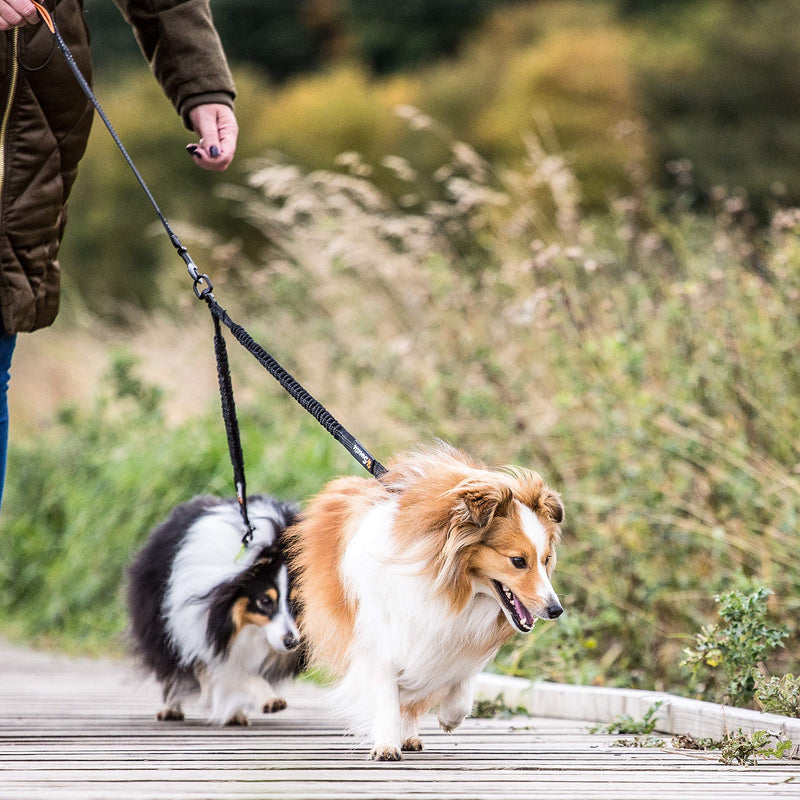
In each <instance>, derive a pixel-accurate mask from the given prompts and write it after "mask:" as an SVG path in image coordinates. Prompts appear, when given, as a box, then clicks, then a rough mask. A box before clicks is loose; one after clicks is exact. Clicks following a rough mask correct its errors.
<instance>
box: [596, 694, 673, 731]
mask: <svg viewBox="0 0 800 800" xmlns="http://www.w3.org/2000/svg"><path fill="white" fill-rule="evenodd" d="M663 705H664V701H663V700H658V701H657V702H655V703H653V705H651V706H650V708H648V709H647V711H645V712H644V716H643V717H642V718H641V719H640V720H637V719H634V718H633V717H632V716H630V715H629V714H625V715H623V716H621V717H618V718H617V719H615V720H613V721H612V722H609V723H608V724H607V725H598V726H596V727H594V728H592V733H623V734H633V735H635V736H648V735H649V734H651V733H652V732H653V731H654V730H655V729H656V722H657V719H656V713H657V712H658V709H659V708H661V706H663Z"/></svg>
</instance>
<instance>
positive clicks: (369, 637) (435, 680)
mask: <svg viewBox="0 0 800 800" xmlns="http://www.w3.org/2000/svg"><path fill="white" fill-rule="evenodd" d="M395 513H396V504H395V503H394V502H387V503H383V504H381V505H378V506H376V507H375V508H373V509H371V510H370V511H369V512H368V513H367V514H366V515H365V517H364V519H363V520H362V522H361V524H360V525H359V527H358V530H357V531H356V533H355V535H354V536H353V538H352V539H351V540H350V542H349V543H348V545H347V549H346V551H345V554H344V558H343V560H342V566H341V570H342V580H343V583H344V585H345V587H346V589H347V591H348V593H349V595H350V596H351V598H352V599H353V600H355V601H356V603H357V606H358V611H357V614H356V632H355V636H354V640H353V653H352V655H353V658H352V664H353V666H354V668H356V669H357V668H358V667H357V663H358V661H359V657H363V658H364V659H377V660H378V661H379V662H381V663H382V664H383V665H385V666H386V667H388V668H389V669H390V670H391V671H392V672H393V673H394V675H395V676H396V680H397V685H398V687H399V691H400V702H401V703H404V704H405V703H411V702H414V701H415V700H417V699H420V698H423V697H429V696H431V695H432V694H433V695H435V694H437V693H439V692H441V691H444V690H445V689H446V688H447V687H451V686H453V685H454V684H456V683H460V682H462V681H464V680H466V679H468V678H471V677H472V676H473V675H474V674H475V673H476V672H477V671H478V670H480V668H481V667H482V666H483V665H484V663H485V661H486V655H485V650H483V649H481V648H480V647H476V646H475V645H476V644H478V643H479V642H482V641H484V640H485V639H486V638H488V637H489V636H490V635H491V632H492V630H493V629H494V627H495V625H496V620H497V616H498V606H497V602H496V601H495V600H494V599H492V598H491V597H489V596H487V595H477V596H476V597H475V598H474V599H473V600H472V601H471V602H470V603H469V604H468V605H467V607H466V608H465V609H464V610H463V611H461V612H460V613H458V614H454V613H453V611H452V609H450V608H449V606H448V604H447V601H446V600H445V599H444V598H443V597H441V596H440V595H437V594H436V593H435V590H434V587H433V586H432V584H431V581H430V578H429V577H428V576H426V575H424V574H423V567H424V565H423V563H422V562H421V561H420V560H418V559H417V558H415V554H414V553H413V552H409V553H401V552H398V549H397V546H396V543H395V542H394V540H393V538H392V523H393V520H394V516H395ZM359 650H360V651H362V652H358V651H359ZM364 678H365V679H367V680H368V679H369V678H368V676H364Z"/></svg>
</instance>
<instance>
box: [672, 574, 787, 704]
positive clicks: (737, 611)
mask: <svg viewBox="0 0 800 800" xmlns="http://www.w3.org/2000/svg"><path fill="white" fill-rule="evenodd" d="M769 594H770V592H769V590H768V589H765V588H763V587H761V588H759V589H756V590H755V591H753V592H751V593H749V594H745V593H743V592H741V591H733V592H727V593H726V594H722V595H719V596H718V597H717V598H716V600H717V602H718V603H719V606H720V607H719V616H720V618H721V621H720V622H718V623H715V624H713V625H705V626H703V628H702V630H701V631H700V633H698V634H697V635H696V636H695V646H694V647H693V648H687V649H686V650H685V651H684V659H683V661H682V662H681V663H682V664H683V665H684V666H687V667H689V668H690V669H691V672H692V675H693V677H695V678H697V677H698V676H701V675H708V676H709V678H710V679H711V680H715V679H716V678H717V676H718V674H719V673H718V672H717V671H718V670H719V671H721V672H723V673H724V675H725V679H726V681H727V682H726V683H725V684H724V686H723V687H722V694H723V696H724V699H725V700H727V702H730V703H732V704H733V705H744V704H746V703H749V702H750V701H751V700H752V699H753V697H754V695H755V692H756V683H757V680H758V677H759V669H760V668H761V666H762V665H763V663H764V660H765V659H766V658H767V656H769V654H770V653H771V652H772V651H773V650H775V648H777V647H782V646H783V640H784V639H785V638H786V637H787V636H788V631H787V630H786V629H785V628H783V627H775V626H774V625H773V624H772V623H771V622H770V621H769V619H768V613H767V603H766V600H767V597H768V596H769ZM772 693H773V694H775V692H774V691H773V692H772Z"/></svg>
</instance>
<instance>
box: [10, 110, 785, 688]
mask: <svg viewBox="0 0 800 800" xmlns="http://www.w3.org/2000/svg"><path fill="white" fill-rule="evenodd" d="M401 114H402V115H403V116H404V118H405V119H406V121H407V122H409V123H410V125H411V127H412V128H413V130H415V131H416V132H417V134H418V135H420V136H435V137H437V139H438V141H439V142H440V144H443V146H445V147H446V150H447V153H448V159H447V160H446V161H445V162H444V163H442V165H441V167H440V169H439V170H437V172H436V175H435V178H436V180H437V181H438V182H439V184H440V189H441V193H440V197H439V198H438V199H436V200H432V201H424V200H421V199H419V198H418V203H417V205H416V206H415V207H414V208H413V209H411V210H409V209H408V208H403V209H401V208H399V207H398V206H397V205H396V204H395V202H394V201H392V200H391V199H390V198H389V197H387V196H386V195H384V194H383V193H382V192H381V191H380V190H379V189H378V188H377V187H376V185H375V184H374V183H372V182H371V180H370V178H369V177H368V175H367V172H368V171H367V170H365V169H364V168H363V165H361V164H360V163H359V159H358V157H357V156H355V155H354V154H350V155H348V156H347V157H346V158H344V159H343V160H342V161H341V170H340V171H339V172H327V171H318V172H313V173H306V172H304V171H303V170H302V169H300V168H298V167H296V166H294V165H293V164H291V163H287V162H284V161H281V160H280V159H277V160H276V159H272V160H262V161H261V162H260V163H259V164H258V165H256V166H254V167H253V170H252V172H251V174H250V177H249V184H248V186H246V187H236V188H234V189H231V190H230V191H229V193H228V195H229V199H228V202H230V203H232V204H234V205H235V206H236V208H237V210H238V213H239V215H240V216H241V218H242V220H243V221H244V222H243V224H246V225H248V226H250V228H252V230H253V231H254V232H255V233H256V234H258V235H259V236H260V237H261V242H262V247H261V250H260V251H259V252H254V251H253V250H252V249H251V250H250V251H249V252H247V253H245V252H239V251H238V250H237V248H236V243H235V242H231V243H220V244H219V245H216V250H215V251H214V252H215V254H216V258H215V260H214V262H213V263H214V275H213V278H214V279H215V286H216V288H217V294H218V297H220V299H221V300H222V301H223V303H224V304H225V305H227V306H229V307H231V309H233V308H234V307H235V309H236V311H235V316H236V317H237V318H238V319H240V320H241V321H243V322H245V323H246V325H247V327H250V328H251V329H252V332H253V333H254V335H255V337H256V338H257V339H260V338H262V336H261V334H264V333H265V332H268V333H269V334H270V338H271V339H272V340H273V341H275V340H276V339H277V341H278V342H279V345H278V346H279V350H280V353H279V355H287V356H288V363H289V364H290V366H291V369H292V371H293V372H294V373H295V374H296V375H297V376H298V377H301V378H302V380H303V382H304V383H307V384H308V385H309V386H311V387H312V388H313V387H316V393H317V394H318V395H319V396H320V399H322V400H323V401H324V402H325V403H326V405H328V406H329V407H330V408H331V409H332V410H334V412H336V413H337V415H338V416H340V418H342V419H343V421H344V422H345V424H346V425H347V426H348V427H350V428H351V429H352V430H353V431H354V432H355V433H356V434H357V435H358V436H359V438H360V439H362V440H363V441H365V443H371V442H379V443H380V447H379V448H378V449H377V450H376V455H378V456H379V457H381V458H383V457H385V455H386V454H389V453H391V452H392V451H393V450H394V449H399V448H404V447H408V446H411V445H413V444H415V443H417V442H424V441H429V440H430V439H431V438H432V437H434V436H440V437H442V438H444V439H446V440H448V441H451V442H452V443H454V444H457V445H460V446H462V447H465V448H466V449H468V450H470V451H471V452H473V453H474V454H475V455H477V456H479V457H481V458H483V459H485V460H487V461H489V462H490V463H495V464H504V463H519V464H523V465H526V466H529V467H532V468H535V469H538V470H539V471H540V472H541V473H542V474H543V475H544V477H545V478H546V479H547V480H548V481H549V482H550V483H551V484H553V485H554V486H556V487H557V488H558V489H559V490H560V491H561V492H562V494H563V497H564V501H565V504H566V508H567V525H566V527H565V535H564V541H563V544H562V547H561V551H560V556H559V565H558V569H557V572H556V577H555V582H556V585H557V587H558V589H559V592H560V594H561V598H562V601H563V602H564V605H565V607H566V609H567V611H568V613H567V614H565V615H564V617H563V619H561V620H559V621H558V622H557V623H554V624H545V623H541V624H540V626H537V629H536V631H535V632H534V634H533V635H532V637H530V638H527V639H518V640H516V641H515V645H514V646H513V647H511V648H509V649H508V650H507V651H506V652H504V654H503V657H502V661H501V667H502V668H504V669H507V670H509V671H511V672H513V673H515V674H523V675H526V676H529V677H550V678H556V679H560V680H569V681H580V682H595V683H606V684H624V685H634V686H640V687H643V688H658V689H662V688H664V689H675V688H677V689H679V690H681V691H684V692H686V691H701V690H702V688H703V687H702V686H699V685H694V684H692V683H691V679H690V676H689V674H688V672H687V670H685V669H684V668H682V667H681V666H680V660H681V652H682V650H683V648H684V647H685V646H686V645H687V644H690V643H691V642H692V641H693V636H694V634H695V632H697V631H698V630H699V629H700V627H701V625H702V624H704V623H706V622H708V621H710V620H711V619H712V618H713V616H714V614H715V604H714V600H713V597H714V595H715V594H717V593H721V592H724V591H727V590H728V589H731V588H737V587H744V588H746V587H748V586H752V585H754V584H759V585H764V586H767V587H768V588H769V589H771V590H772V591H773V592H774V594H772V595H771V596H770V600H769V603H770V606H769V612H770V614H771V616H772V617H773V618H774V619H775V620H776V622H782V623H784V624H785V625H787V626H788V628H789V630H790V634H791V636H790V638H789V639H788V640H787V643H786V647H785V648H784V649H783V650H781V651H779V654H778V655H777V656H776V657H775V658H774V661H773V664H772V669H773V671H774V672H775V673H776V674H780V673H781V672H788V671H790V670H791V669H794V670H795V671H796V669H797V659H796V653H797V644H798V630H797V624H796V620H797V618H798V611H799V610H800V601H799V600H798V597H800V578H799V577H798V572H797V570H796V567H795V564H796V557H795V555H796V552H797V550H798V546H799V545H800V530H799V529H798V519H800V474H799V473H800V416H798V414H797V399H798V396H800V360H799V359H798V355H797V354H798V346H799V345H800V314H799V313H798V308H800V305H799V304H798V300H800V215H799V214H798V212H797V211H795V210H790V209H789V210H781V211H777V212H776V213H775V214H774V215H773V217H772V222H771V224H770V225H769V226H767V227H757V226H756V225H755V224H754V222H753V220H752V219H751V217H750V215H749V213H748V210H747V207H746V203H745V202H744V200H743V199H742V198H741V197H738V196H735V195H728V194H725V193H723V192H719V193H718V195H717V196H716V198H715V201H714V205H713V208H712V209H711V210H710V211H709V212H708V213H706V214H704V215H697V214H694V213H692V212H691V211H690V210H689V207H688V202H687V203H686V204H684V203H683V200H684V198H683V197H681V196H678V197H675V198H672V202H671V204H670V208H671V210H670V211H669V212H666V211H663V210H662V209H663V208H664V205H663V203H662V200H663V198H662V197H660V196H659V195H658V194H657V193H655V192H652V191H651V190H650V189H648V188H647V187H646V186H643V185H637V186H636V187H635V191H634V192H633V193H632V194H631V195H630V196H629V197H627V198H621V199H619V200H618V201H617V202H616V203H614V204H613V208H612V210H611V212H610V213H609V214H608V215H604V216H602V217H586V216H584V215H583V213H582V212H581V206H580V202H579V186H578V184H577V181H576V180H575V177H574V175H573V174H572V173H571V171H570V170H569V169H568V167H567V165H566V163H565V161H564V159H562V158H560V157H558V156H556V155H554V154H551V153H547V152H545V151H544V150H543V149H542V148H541V147H540V146H539V144H538V143H537V142H536V141H535V140H529V141H528V142H527V147H528V151H527V152H528V156H527V159H526V161H525V163H524V164H523V165H522V166H520V167H519V168H517V169H514V170H505V171H503V170H498V169H496V168H494V167H492V166H491V165H489V164H487V163H486V162H484V161H483V160H482V159H481V158H480V157H479V156H478V155H477V153H475V151H473V150H472V149H471V148H470V147H468V146H467V145H466V144H465V143H463V142H460V141H457V140H453V139H449V138H447V134H446V131H443V130H441V129H440V128H439V127H438V126H437V124H436V123H435V121H433V120H431V119H430V118H428V117H426V116H425V115H422V114H420V113H419V112H416V111H415V110H414V109H412V108H408V107H405V108H403V109H401ZM629 134H630V135H631V137H633V138H635V130H631V131H629ZM632 167H634V168H635V162H633V163H632ZM387 168H391V169H393V170H395V172H396V173H397V175H398V179H400V180H404V181H406V182H407V183H408V187H409V195H413V193H414V181H415V176H416V173H415V170H414V165H413V164H409V163H407V162H402V161H396V162H389V164H388V166H387ZM632 174H635V169H634V172H633V173H632ZM687 197H688V193H687ZM212 245H213V243H212ZM161 280H162V284H161V285H162V290H163V291H164V292H166V293H168V294H169V293H174V292H175V287H176V282H175V281H174V280H173V279H171V278H170V277H169V276H168V275H167V274H166V271H165V274H164V277H163V278H162V279H161ZM227 301H230V302H227ZM175 325H176V327H180V325H181V318H180V313H179V312H176V320H175ZM178 341H180V340H178ZM207 357H208V358H210V357H211V356H210V352H208V356H207ZM264 380H265V381H267V380H269V379H267V378H265V379H264ZM105 387H106V388H105V389H104V390H103V391H104V392H105V395H103V393H101V396H100V399H99V400H98V401H97V404H96V405H95V406H94V407H91V408H90V409H89V410H88V411H87V410H82V411H79V410H72V411H69V410H67V411H65V412H64V413H62V415H61V419H60V422H59V423H58V424H57V425H54V426H53V427H52V428H51V429H50V430H48V431H46V432H44V433H43V434H37V435H36V436H31V437H30V439H29V440H27V441H18V442H17V443H16V445H15V447H14V449H13V451H12V465H13V466H12V470H11V472H10V475H9V485H8V492H7V505H6V508H5V509H4V514H3V523H2V528H3V529H2V542H3V544H2V559H0V565H1V566H0V608H2V609H3V610H2V612H0V613H1V614H2V617H1V618H0V624H3V625H9V624H13V626H14V627H15V628H16V629H17V631H18V632H24V634H25V635H27V636H44V637H54V638H57V639H58V640H59V641H71V642H83V641H85V640H88V641H90V642H94V643H98V642H100V643H107V644H111V643H115V642H117V641H118V637H119V634H120V632H121V630H122V628H123V626H124V619H123V613H122V610H121V606H120V597H121V585H122V576H123V570H124V566H125V565H126V563H128V561H129V559H130V557H131V555H132V553H133V552H134V550H135V548H136V546H137V545H138V544H139V543H140V542H141V541H142V539H143V537H144V536H145V535H146V533H147V531H148V529H149V528H150V527H151V525H152V524H153V523H155V522H157V521H158V520H159V519H160V518H161V517H162V516H163V515H164V514H165V513H166V512H167V510H168V509H169V508H170V507H171V505H173V504H174V503H176V502H179V501H181V500H184V499H187V498H188V497H190V496H191V495H192V494H194V493H197V492H198V491H203V492H205V491H214V492H220V493H227V491H228V488H227V487H228V486H229V485H230V483H229V480H230V479H229V472H230V467H229V465H228V462H227V453H226V451H225V442H224V436H223V433H222V429H221V424H220V423H219V422H218V421H217V418H216V415H215V414H213V415H212V413H211V412H208V415H205V414H200V415H197V416H195V415H194V413H193V412H191V411H186V412H185V413H184V415H183V417H184V421H182V422H180V423H178V424H175V423H174V422H172V423H169V422H167V420H166V418H165V416H164V414H163V411H162V409H161V404H162V401H161V400H160V399H159V394H158V390H157V387H156V388H153V387H150V386H148V385H147V382H146V381H144V382H142V380H141V379H140V378H139V377H138V376H137V373H136V369H135V367H134V365H132V364H130V363H127V362H125V360H124V359H123V360H122V361H121V362H119V361H118V362H117V364H116V367H115V368H114V369H113V370H112V375H111V377H110V378H109V380H108V381H107V383H106V384H105ZM272 392H273V390H272V389H264V388H263V387H262V385H261V384H259V388H258V389H257V393H256V394H253V393H252V392H251V393H250V394H249V395H247V398H248V399H247V401H246V402H244V403H243V404H242V412H243V423H244V430H243V437H244V442H245V449H246V452H247V453H248V457H249V458H250V459H251V460H252V463H251V464H249V465H248V470H249V471H248V476H249V482H250V487H251V488H252V489H253V490H259V491H272V492H275V493H277V494H279V495H283V496H289V497H295V498H305V497H307V496H308V495H310V494H311V493H312V492H313V491H315V490H316V489H317V488H319V486H321V484H322V483H323V482H324V480H326V479H327V478H329V477H332V476H333V475H334V474H337V473H341V472H343V471H355V472H357V471H358V467H356V466H355V465H354V464H352V465H351V464H350V463H349V459H348V457H347V456H346V455H345V454H343V453H340V451H339V448H338V445H336V444H335V443H334V442H333V441H332V440H330V439H329V438H328V437H327V434H325V433H324V432H323V431H321V429H319V428H318V427H317V426H316V424H315V423H314V422H313V421H311V420H310V419H305V418H304V415H303V412H302V411H301V410H299V409H298V408H296V407H295V406H294V404H292V403H291V401H289V400H288V399H285V398H283V397H281V399H280V400H278V399H277V398H278V396H279V395H274V394H273V393H272ZM257 398H258V399H260V402H256V399H257ZM264 398H267V400H266V401H265V400H264ZM208 399H209V402H212V403H213V402H214V401H213V398H208Z"/></svg>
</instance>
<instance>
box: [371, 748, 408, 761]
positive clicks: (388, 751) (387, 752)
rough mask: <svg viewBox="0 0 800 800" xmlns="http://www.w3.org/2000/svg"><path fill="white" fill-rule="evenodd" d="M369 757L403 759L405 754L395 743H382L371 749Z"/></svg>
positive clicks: (380, 759) (373, 758) (381, 759)
mask: <svg viewBox="0 0 800 800" xmlns="http://www.w3.org/2000/svg"><path fill="white" fill-rule="evenodd" d="M369 757H370V758H371V759H372V760H373V761H402V759H403V755H402V753H401V752H400V750H398V748H396V747H394V746H393V745H381V746H380V747H373V748H372V750H370V753H369Z"/></svg>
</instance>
